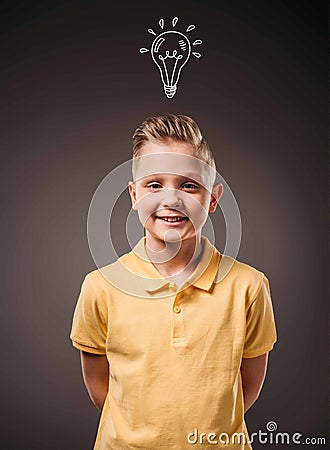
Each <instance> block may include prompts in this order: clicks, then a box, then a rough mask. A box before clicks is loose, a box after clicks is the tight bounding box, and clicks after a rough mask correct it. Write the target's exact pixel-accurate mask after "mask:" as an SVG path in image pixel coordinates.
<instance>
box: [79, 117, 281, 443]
mask: <svg viewBox="0 0 330 450" xmlns="http://www.w3.org/2000/svg"><path fill="white" fill-rule="evenodd" d="M214 181H215V162H214V158H213V155H212V153H211V151H210V149H209V147H208V145H207V143H206V141H205V139H204V138H203V137H202V135H201V132H200V130H199V128H198V126H197V124H196V123H195V122H194V121H193V120H192V119H191V118H189V117H187V116H183V115H173V114H170V115H166V116H156V117H150V118H148V119H147V120H146V121H145V122H143V124H142V125H141V126H140V127H139V128H138V129H137V130H136V131H135V134H134V137H133V181H132V182H130V183H129V193H130V196H131V201H132V207H133V209H134V210H135V211H137V213H138V215H139V219H140V221H141V223H142V224H143V227H144V229H145V237H143V238H142V239H141V240H140V241H139V242H138V244H137V245H136V247H135V248H134V249H133V250H132V251H131V252H129V253H127V254H125V255H123V256H122V257H121V258H119V260H118V261H117V262H116V263H114V264H111V265H109V266H106V267H104V268H101V269H98V270H95V271H93V272H91V273H89V274H88V275H87V276H86V278H85V280H84V283H83V285H82V288H81V293H80V296H79V299H78V302H77V306H76V310H75V314H74V320H73V325H72V332H71V339H72V342H73V345H74V346H75V347H76V348H78V349H79V350H80V352H81V362H82V371H83V376H84V381H85V384H86V388H87V390H88V392H89V395H90V397H91V399H92V401H93V402H94V404H95V405H96V407H97V408H98V409H99V410H100V411H101V412H102V414H101V418H100V424H99V429H98V433H97V438H96V442H95V447H94V449H95V450H106V449H113V450H116V449H144V450H156V449H169V450H171V449H173V450H176V449H177V450H182V449H189V448H191V447H192V444H193V446H194V448H198V449H207V448H214V445H215V444H217V448H227V449H251V445H250V444H249V443H248V434H247V430H246V426H245V422H244V412H246V411H247V410H248V409H249V408H250V406H251V405H252V404H253V403H254V402H255V401H256V399H257V397H258V395H259V393H260V390H261V387H262V385H263V381H264V378H265V373H266V367H267V359H268V352H269V351H270V350H271V349H272V348H273V345H274V343H275V341H276V330H275V323H274V316H273V310H272V304H271V299H270V291H269V285H268V280H267V278H266V277H265V275H264V274H263V273H262V272H260V271H258V270H256V269H254V268H252V267H251V266H248V265H246V264H243V263H240V262H238V261H235V260H232V264H231V268H230V270H229V271H228V273H227V274H226V276H224V277H219V269H220V265H221V262H222V261H223V260H224V258H225V257H224V256H223V255H222V254H221V253H220V252H219V251H218V250H217V249H216V248H215V247H214V246H213V245H212V244H211V243H210V242H209V240H208V239H207V238H205V237H204V236H202V227H203V225H204V224H205V222H206V220H207V217H208V213H212V212H214V211H215V210H216V207H217V203H218V201H219V200H220V198H221V195H222V185H221V184H214ZM196 429H197V430H198V433H199V436H198V438H197V437H196ZM193 432H194V433H193ZM235 433H236V434H237V436H238V435H240V436H241V438H237V439H236V440H235V439H232V436H234V435H235ZM223 434H226V435H227V436H228V439H230V441H228V442H227V444H225V443H224V442H223V444H222V443H221V442H219V441H215V439H216V436H220V435H223ZM192 435H194V437H196V439H195V441H192ZM200 436H202V437H200ZM205 436H207V438H206V439H205ZM210 436H211V437H210ZM242 437H243V438H242Z"/></svg>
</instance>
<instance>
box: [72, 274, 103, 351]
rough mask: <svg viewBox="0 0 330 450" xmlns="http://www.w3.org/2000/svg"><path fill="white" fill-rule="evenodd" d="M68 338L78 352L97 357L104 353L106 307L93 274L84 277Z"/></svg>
mask: <svg viewBox="0 0 330 450" xmlns="http://www.w3.org/2000/svg"><path fill="white" fill-rule="evenodd" d="M70 338H71V340H72V344H73V346H74V347H76V348H77V349H79V350H83V351H86V352H89V353H95V354H99V355H103V354H105V353H106V338H107V306H106V301H105V297H104V293H103V291H102V289H100V287H99V286H98V284H97V279H95V277H93V272H91V273H90V274H88V275H86V277H85V279H84V281H83V283H82V286H81V290H80V294H79V298H78V301H77V305H76V308H75V311H74V315H73V322H72V328H71V334H70Z"/></svg>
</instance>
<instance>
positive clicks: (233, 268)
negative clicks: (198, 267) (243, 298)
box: [214, 255, 268, 296]
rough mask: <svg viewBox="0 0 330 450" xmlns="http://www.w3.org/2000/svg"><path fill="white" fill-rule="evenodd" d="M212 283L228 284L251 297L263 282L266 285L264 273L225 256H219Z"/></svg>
mask: <svg viewBox="0 0 330 450" xmlns="http://www.w3.org/2000/svg"><path fill="white" fill-rule="evenodd" d="M214 282H215V283H216V284H221V283H222V282H223V283H226V284H227V283H229V284H232V285H234V286H235V287H237V288H244V289H245V290H247V291H249V293H250V295H251V296H254V295H256V294H257V293H258V291H259V290H260V288H261V286H262V284H263V283H264V282H265V283H267V284H268V280H267V277H266V276H265V274H264V272H262V271H261V270H258V269H256V268H255V267H253V266H251V265H249V264H247V263H245V262H242V261H239V260H237V259H234V258H232V257H230V256H227V255H221V258H220V262H219V267H218V271H217V274H216V276H215V280H214Z"/></svg>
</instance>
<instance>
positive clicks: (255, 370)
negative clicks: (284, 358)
mask: <svg viewBox="0 0 330 450" xmlns="http://www.w3.org/2000/svg"><path fill="white" fill-rule="evenodd" d="M267 362H268V353H264V354H263V355H260V356H257V357H256V358H243V359H242V364H241V376H242V386H243V396H244V413H246V411H247V410H248V409H249V408H250V406H252V405H253V403H254V402H255V401H256V400H257V398H258V397H259V394H260V391H261V388H262V385H263V383H264V380H265V375H266V370H267Z"/></svg>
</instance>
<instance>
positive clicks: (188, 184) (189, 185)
mask: <svg viewBox="0 0 330 450" xmlns="http://www.w3.org/2000/svg"><path fill="white" fill-rule="evenodd" d="M182 187H183V188H185V189H189V190H191V189H198V186H197V185H196V184H194V183H184V185H183V186H182Z"/></svg>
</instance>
